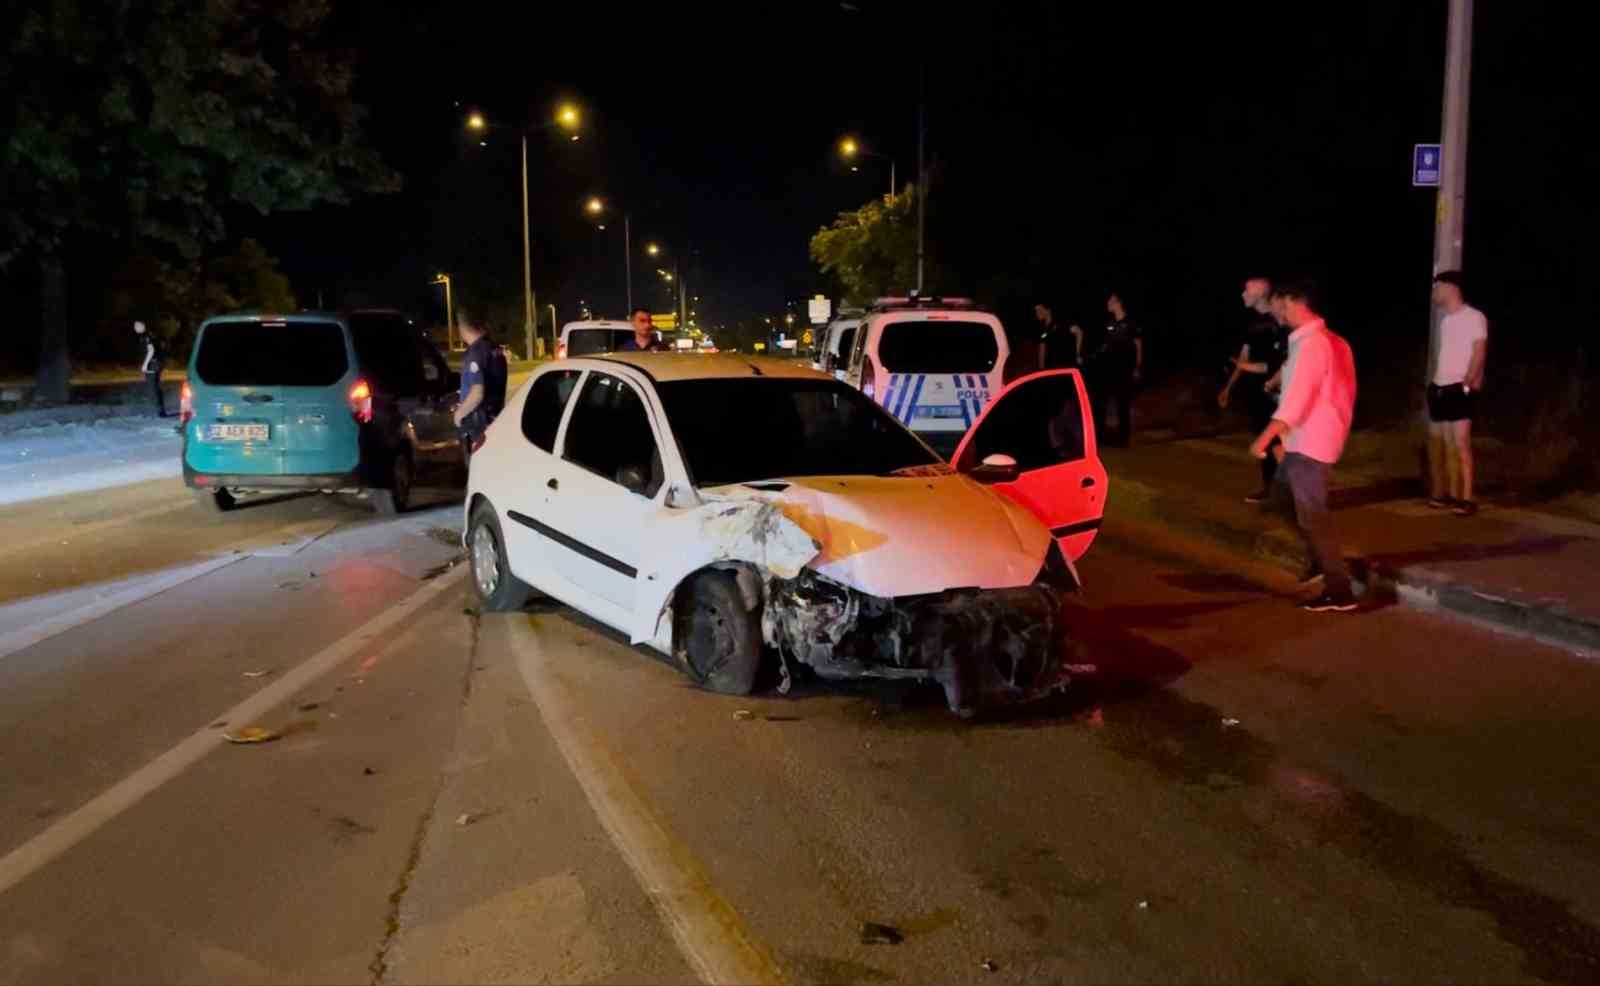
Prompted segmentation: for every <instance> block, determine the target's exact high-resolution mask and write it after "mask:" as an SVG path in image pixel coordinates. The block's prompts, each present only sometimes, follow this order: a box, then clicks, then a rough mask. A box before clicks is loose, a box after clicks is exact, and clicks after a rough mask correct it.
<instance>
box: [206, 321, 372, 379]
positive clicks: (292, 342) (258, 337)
mask: <svg viewBox="0 0 1600 986" xmlns="http://www.w3.org/2000/svg"><path fill="white" fill-rule="evenodd" d="M194 369H195V374H196V375H197V376H199V378H200V379H201V381H203V382H205V383H208V384H213V385H215V386H219V387H327V386H330V385H332V384H335V383H338V382H339V378H341V377H343V376H344V375H345V372H346V371H347V370H349V369H350V360H349V356H348V355H347V354H346V352H345V345H344V330H343V329H341V328H340V327H339V323H337V322H257V321H253V320H246V319H238V320H229V321H224V322H212V323H211V324H209V325H207V326H206V329H205V331H204V332H202V333H201V334H200V349H199V351H198V352H196V353H195V358H194Z"/></svg>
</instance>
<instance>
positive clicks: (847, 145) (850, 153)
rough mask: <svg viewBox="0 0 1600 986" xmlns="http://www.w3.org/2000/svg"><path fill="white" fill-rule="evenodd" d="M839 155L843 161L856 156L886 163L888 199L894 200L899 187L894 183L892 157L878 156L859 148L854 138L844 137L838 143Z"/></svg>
mask: <svg viewBox="0 0 1600 986" xmlns="http://www.w3.org/2000/svg"><path fill="white" fill-rule="evenodd" d="M839 153H840V154H841V155H843V156H844V159H845V160H846V161H849V160H851V159H853V158H855V157H856V156H857V155H859V156H861V157H871V158H877V159H878V160H880V161H888V162H889V197H890V198H894V194H895V192H896V191H898V190H899V185H898V183H897V182H896V181H895V169H894V158H893V157H890V156H889V155H888V154H880V153H878V152H877V151H872V150H868V149H867V148H865V147H862V146H861V142H860V141H858V140H856V139H855V138H854V137H846V138H844V139H843V140H841V141H839Z"/></svg>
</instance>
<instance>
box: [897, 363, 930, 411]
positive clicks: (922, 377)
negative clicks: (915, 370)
mask: <svg viewBox="0 0 1600 986" xmlns="http://www.w3.org/2000/svg"><path fill="white" fill-rule="evenodd" d="M927 379H928V375H927V374H926V373H920V374H918V375H917V389H916V390H913V391H912V392H911V403H909V404H907V405H906V416H905V418H903V419H902V420H904V421H905V423H906V424H910V423H911V417H912V415H914V414H915V413H916V411H917V401H919V400H921V399H922V385H923V383H924V382H925V381H926V380H927Z"/></svg>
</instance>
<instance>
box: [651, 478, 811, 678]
mask: <svg viewBox="0 0 1600 986" xmlns="http://www.w3.org/2000/svg"><path fill="white" fill-rule="evenodd" d="M690 509H691V511H692V512H693V513H694V514H695V515H697V517H698V520H699V523H693V524H671V525H660V527H658V528H657V529H655V530H653V531H652V532H651V533H653V534H654V533H657V532H660V533H662V534H664V535H665V536H664V537H662V538H661V539H660V540H657V541H656V542H655V543H653V544H652V545H651V546H650V551H649V552H648V555H647V558H648V564H649V566H650V567H649V568H641V570H640V571H639V574H638V581H637V586H638V587H637V589H636V590H635V591H636V593H637V595H636V596H635V597H634V608H633V611H634V614H635V616H634V618H635V620H636V623H635V625H634V626H633V627H631V628H630V631H629V639H630V642H632V643H634V644H641V643H649V642H654V643H655V644H656V646H657V647H658V648H660V649H662V650H666V651H669V652H670V647H671V641H670V640H664V639H661V638H662V637H663V635H664V634H665V633H666V629H667V624H666V620H665V619H664V617H665V616H666V609H667V604H668V602H669V601H670V600H671V599H672V594H673V593H674V592H675V591H676V590H677V588H678V586H679V585H681V584H682V582H683V580H684V579H685V578H688V577H689V576H690V575H692V574H694V573H695V572H698V571H700V570H701V569H703V568H706V567H707V566H713V565H719V564H723V565H735V564H739V563H744V564H749V565H752V566H754V567H755V568H756V569H757V570H758V571H759V572H761V573H762V575H763V578H766V577H776V578H780V579H792V578H794V577H795V576H796V575H799V574H800V570H801V569H803V568H805V567H806V565H808V564H809V563H810V562H811V560H812V559H814V558H816V557H817V553H818V552H819V551H821V545H819V544H818V543H817V542H816V540H814V539H813V538H812V537H811V535H809V534H807V533H806V532H805V531H804V530H802V529H801V527H800V525H798V524H796V523H795V522H794V521H792V520H790V519H789V518H788V517H785V516H784V514H783V510H782V509H781V508H780V507H779V505H778V504H776V503H772V502H770V501H768V500H766V499H763V498H756V497H749V498H744V497H741V498H737V499H735V498H715V499H713V498H710V497H706V498H705V502H704V503H702V504H701V505H700V506H697V507H693V508H690ZM669 529H670V530H669ZM671 531H676V532H677V533H676V534H675V535H674V534H672V533H670V532H671Z"/></svg>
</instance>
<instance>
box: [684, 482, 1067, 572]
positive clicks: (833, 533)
mask: <svg viewBox="0 0 1600 986" xmlns="http://www.w3.org/2000/svg"><path fill="white" fill-rule="evenodd" d="M782 482H785V483H788V484H789V485H788V488H787V489H784V490H781V491H778V490H772V489H771V487H768V491H767V492H759V493H758V492H757V491H755V490H752V489H751V488H749V487H723V488H721V489H719V490H717V491H715V494H713V495H732V496H737V497H740V498H743V497H744V496H759V497H760V498H762V499H766V500H769V501H770V502H772V503H774V504H776V505H777V506H778V507H779V509H780V510H781V511H782V512H783V515H784V516H785V517H787V518H788V519H789V520H791V521H793V522H794V523H795V524H796V525H797V526H799V527H800V528H801V529H802V530H804V531H805V532H806V533H807V534H809V535H811V537H812V538H814V539H815V540H816V541H817V543H818V544H819V545H820V546H821V550H820V551H819V552H818V553H817V556H816V557H815V558H813V559H812V560H811V562H810V564H809V565H808V566H807V567H808V568H811V569H812V570H814V571H816V572H818V573H820V574H822V575H825V576H827V577H828V578H830V579H833V580H834V581H836V582H840V583H842V584H844V585H847V586H850V587H851V588H854V589H857V590H859V591H861V592H865V593H868V594H870V595H874V596H879V597H884V598H888V597H894V596H910V595H921V594H924V593H934V592H943V591H945V590H947V589H959V588H983V589H1003V588H1012V587H1015V586H1023V585H1028V584H1029V583H1031V582H1032V581H1033V580H1034V578H1035V577H1036V576H1037V575H1038V574H1039V569H1040V567H1041V566H1042V565H1043V564H1044V558H1045V553H1046V551H1047V550H1048V549H1049V546H1050V532H1049V530H1048V529H1047V528H1046V527H1045V526H1044V525H1043V524H1041V523H1040V522H1039V520H1038V519H1037V518H1035V517H1034V516H1033V515H1032V514H1030V513H1028V512H1027V511H1026V510H1025V509H1023V508H1022V507H1019V506H1017V505H1016V504H1014V503H1012V502H1011V501H1009V500H1007V499H1005V498H1004V497H1002V496H999V495H997V494H995V493H993V492H991V491H990V490H988V489H986V488H984V487H983V486H981V485H979V484H978V483H976V482H973V481H972V480H970V479H968V478H966V477H965V476H957V475H948V476H932V477H918V478H909V477H906V478H902V477H874V476H826V477H819V476H808V477H804V478H799V479H786V480H783V481H782ZM761 485H762V486H764V487H767V486H768V484H761ZM776 485H778V484H776V483H774V484H772V486H776ZM707 492H708V493H710V492H712V491H707Z"/></svg>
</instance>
